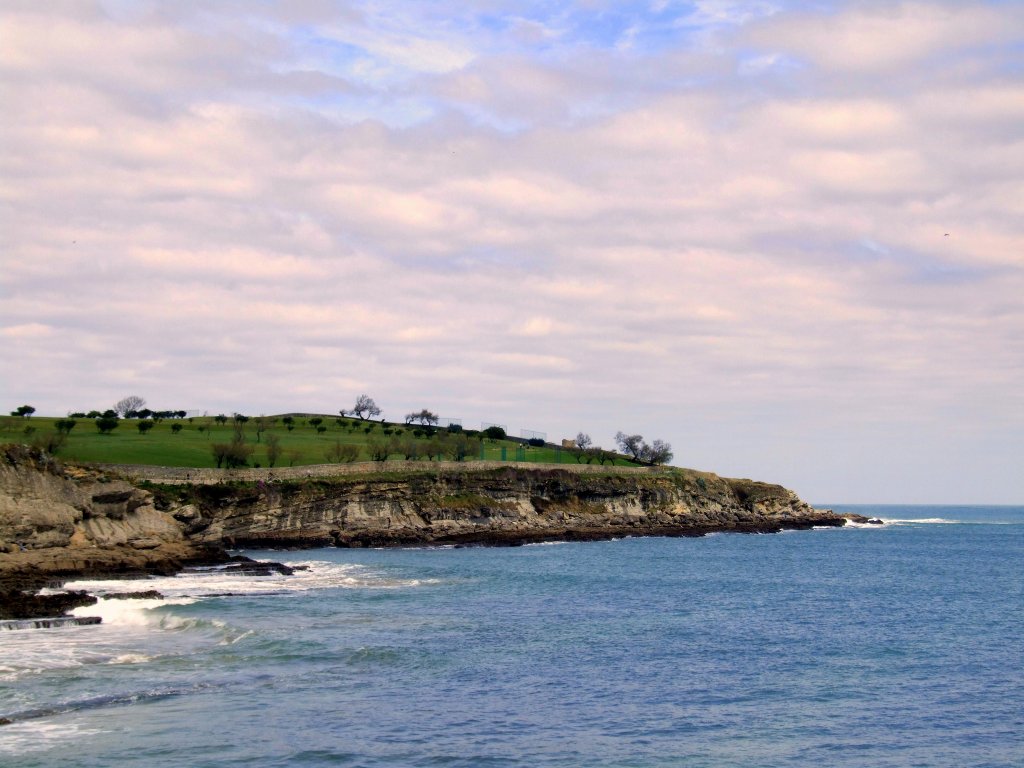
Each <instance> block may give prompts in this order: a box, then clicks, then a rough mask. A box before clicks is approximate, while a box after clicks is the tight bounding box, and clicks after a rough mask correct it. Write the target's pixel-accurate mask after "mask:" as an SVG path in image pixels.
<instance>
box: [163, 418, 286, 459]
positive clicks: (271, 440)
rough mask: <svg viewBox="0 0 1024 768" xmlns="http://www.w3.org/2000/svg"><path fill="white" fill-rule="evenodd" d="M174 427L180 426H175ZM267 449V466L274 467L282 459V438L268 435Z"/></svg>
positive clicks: (272, 434)
mask: <svg viewBox="0 0 1024 768" xmlns="http://www.w3.org/2000/svg"><path fill="white" fill-rule="evenodd" d="M174 426H178V425H177V424H175V425H174ZM265 445H266V449H267V466H268V467H273V466H274V465H275V464H276V463H277V460H278V459H279V458H281V438H280V437H278V436H277V435H275V434H274V433H273V432H271V433H270V434H268V435H267V442H266V443H265Z"/></svg>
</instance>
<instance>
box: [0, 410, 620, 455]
mask: <svg viewBox="0 0 1024 768" xmlns="http://www.w3.org/2000/svg"><path fill="white" fill-rule="evenodd" d="M289 419H290V420H291V422H290V423H288V420H289ZM318 419H319V422H318V421H317V420H318ZM60 421H62V419H59V418H51V417H45V416H35V417H32V418H20V417H16V416H7V417H2V418H0V442H4V443H13V442H20V443H30V444H36V445H40V446H42V447H46V448H50V449H55V452H56V453H57V455H58V456H60V457H61V458H65V459H71V460H75V461H83V462H101V463H109V464H150V465H158V466H166V467H216V466H217V461H216V458H215V455H214V446H216V445H222V446H223V445H225V444H229V443H231V442H232V441H233V440H237V439H238V436H239V435H240V436H241V440H242V441H243V445H244V446H245V450H247V451H251V452H250V453H249V455H248V456H247V459H246V462H247V465H248V466H261V467H269V466H272V465H273V466H278V467H287V466H303V465H308V464H326V463H334V462H339V463H341V462H346V461H374V460H376V461H380V460H381V457H382V456H383V455H386V456H387V460H388V461H392V462H401V461H404V460H406V457H407V455H408V454H409V453H413V454H414V457H415V458H419V459H420V460H426V459H428V458H433V459H437V458H438V457H439V456H440V457H442V458H445V459H449V460H450V459H452V458H458V456H457V455H456V454H454V453H453V451H455V450H457V448H456V443H457V442H459V443H461V445H462V450H464V451H465V455H464V456H463V460H465V461H474V460H480V459H484V460H488V461H502V460H504V461H527V462H543V463H567V464H575V463H577V460H579V461H580V462H583V463H585V462H587V461H588V458H589V459H590V460H591V461H593V462H594V463H597V462H598V458H597V453H596V452H594V453H591V454H590V455H589V456H587V455H580V452H578V451H573V450H567V449H563V448H560V447H556V446H555V445H552V444H550V443H549V444H545V445H543V446H535V445H529V444H528V443H527V442H526V441H523V440H519V439H515V438H511V439H510V438H506V439H491V438H488V437H485V436H484V435H483V434H482V433H479V432H476V431H474V430H466V431H449V430H448V429H445V428H438V427H429V426H421V425H419V424H398V423H392V422H380V421H370V420H367V421H362V420H360V419H358V418H339V417H337V416H326V415H317V414H290V415H281V416H267V417H253V418H250V419H248V420H247V421H246V422H244V423H236V422H234V421H233V420H232V419H231V418H230V417H228V419H227V421H226V422H224V423H221V422H219V421H217V419H216V417H213V416H201V417H200V416H196V417H193V418H183V419H177V418H175V419H161V420H159V421H156V422H152V420H141V419H119V420H118V424H117V427H116V428H114V429H113V430H112V431H111V432H109V433H107V434H103V433H101V432H100V431H99V429H98V428H97V426H96V420H95V419H91V418H76V419H74V421H75V425H74V426H73V427H72V428H71V429H70V431H67V433H66V435H64V436H63V443H62V444H59V445H58V444H57V443H60V438H58V439H57V441H56V442H55V443H51V441H52V440H53V438H54V436H55V435H56V434H57V433H58V422H60ZM145 421H149V422H150V423H151V424H152V426H151V427H149V429H148V431H145V432H141V431H140V430H139V424H140V423H141V422H145ZM289 427H291V428H289ZM275 441H276V443H277V452H278V455H277V457H276V460H274V461H273V462H272V456H271V454H272V453H273V450H272V449H271V446H272V445H273V444H274V442H275ZM416 453H418V454H419V455H418V456H415V454H416ZM603 458H604V461H605V463H606V465H612V464H614V465H623V466H635V464H634V463H633V462H631V461H628V460H627V459H626V458H625V457H623V456H621V455H617V454H611V453H609V452H604V457H603Z"/></svg>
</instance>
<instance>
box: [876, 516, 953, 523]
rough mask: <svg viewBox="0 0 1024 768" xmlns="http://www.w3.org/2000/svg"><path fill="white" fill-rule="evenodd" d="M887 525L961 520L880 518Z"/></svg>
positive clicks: (942, 518)
mask: <svg viewBox="0 0 1024 768" xmlns="http://www.w3.org/2000/svg"><path fill="white" fill-rule="evenodd" d="M878 519H879V520H881V521H882V522H883V523H885V524H886V525H958V524H959V523H960V521H959V520H947V519H946V518H944V517H921V518H907V519H902V518H889V517H880V518H878Z"/></svg>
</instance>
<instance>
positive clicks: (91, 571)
mask: <svg viewBox="0 0 1024 768" xmlns="http://www.w3.org/2000/svg"><path fill="white" fill-rule="evenodd" d="M387 470H388V471H373V467H372V466H371V467H369V468H368V469H367V471H366V472H364V473H363V474H353V473H352V472H351V471H349V472H346V473H344V474H335V473H333V472H332V469H331V468H330V467H323V468H308V469H307V470H306V474H307V475H308V476H307V477H303V478H301V479H288V480H282V479H281V478H280V477H279V476H277V477H276V478H275V475H274V473H273V471H272V470H266V471H265V474H264V475H262V479H253V477H252V476H251V475H252V471H251V470H250V471H249V474H248V475H247V479H246V480H245V481H235V482H221V483H216V482H211V481H210V477H209V471H202V473H201V475H202V479H199V477H198V475H200V472H197V473H196V474H197V479H196V480H195V481H193V482H181V481H180V479H177V476H176V475H174V473H173V472H170V471H169V472H168V475H170V482H167V481H165V482H152V480H150V481H142V480H140V479H139V478H138V477H135V478H132V477H131V474H130V472H129V471H127V470H124V471H122V472H121V473H120V474H115V473H113V472H110V471H107V470H102V469H97V468H89V467H78V466H62V465H60V464H59V463H57V462H56V461H54V460H53V459H52V458H51V457H49V456H47V455H46V454H43V453H41V452H39V451H37V450H33V449H29V448H26V447H24V446H4V447H3V448H2V449H0V592H3V591H4V590H7V591H8V593H11V594H13V593H12V592H11V590H17V591H21V590H25V589H34V588H36V587H38V586H40V585H42V584H45V583H47V582H52V581H54V580H61V579H64V578H68V577H72V576H83V575H119V576H132V575H142V574H145V573H173V572H177V571H178V570H180V569H181V568H182V567H184V566H186V565H189V564H196V563H213V562H224V561H225V560H226V559H227V555H226V553H225V552H224V548H225V547H312V546H324V545H335V546H341V547H359V546H395V545H415V544H491V545H514V544H521V543H526V542H535V541H549V540H559V539H570V540H590V539H607V538H613V537H620V536H637V535H656V536H697V535H702V534H705V533H708V532H712V531H737V532H773V531H779V530H782V529H785V528H810V527H813V526H822V525H829V526H839V525H843V523H844V520H843V519H842V518H841V517H838V516H836V515H833V514H832V513H830V512H826V511H820V510H815V509H812V508H811V507H810V506H808V505H807V504H805V503H804V502H802V501H800V499H799V498H797V496H796V495H795V494H794V493H793V492H792V491H789V490H787V489H785V488H783V487H781V486H778V485H770V484H767V483H758V482H753V481H750V480H732V479H727V478H721V477H718V476H717V475H713V474H708V473H701V472H695V471H692V470H683V469H660V470H635V469H634V470H619V469H612V468H609V469H607V470H604V469H602V470H598V471H595V468H575V467H571V466H558V467H550V466H549V467H538V466H537V465H525V466H524V465H503V466H500V467H482V468H477V467H474V465H472V464H459V465H447V466H446V465H443V464H440V463H435V464H428V465H411V464H409V465H406V464H396V465H387ZM140 474H145V475H147V476H148V477H150V478H153V477H154V471H153V468H149V469H148V471H146V472H144V473H143V472H140ZM280 474H281V473H279V475H280ZM218 477H224V478H225V480H230V478H231V475H230V474H224V475H218ZM157 479H159V477H157ZM2 598H3V595H2V594H0V603H2V602H5V601H4V600H3V599H2ZM8 602H12V601H8ZM0 618H31V617H29V616H24V615H21V616H7V617H4V616H2V615H0Z"/></svg>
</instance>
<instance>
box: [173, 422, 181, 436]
mask: <svg viewBox="0 0 1024 768" xmlns="http://www.w3.org/2000/svg"><path fill="white" fill-rule="evenodd" d="M181 429H182V427H181V424H171V432H173V433H174V434H178V433H179V432H181Z"/></svg>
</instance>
